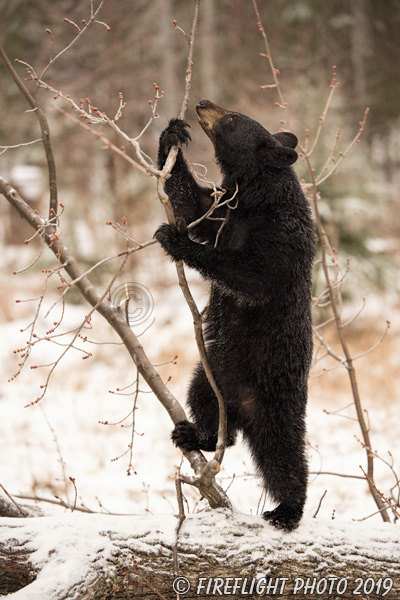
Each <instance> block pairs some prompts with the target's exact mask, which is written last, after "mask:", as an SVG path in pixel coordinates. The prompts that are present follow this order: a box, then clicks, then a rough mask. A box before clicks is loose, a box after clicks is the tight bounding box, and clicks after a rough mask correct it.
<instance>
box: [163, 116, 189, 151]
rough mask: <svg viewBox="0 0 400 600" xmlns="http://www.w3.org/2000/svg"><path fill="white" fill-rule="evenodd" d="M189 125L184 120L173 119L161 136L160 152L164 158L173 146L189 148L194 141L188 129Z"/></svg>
mask: <svg viewBox="0 0 400 600" xmlns="http://www.w3.org/2000/svg"><path fill="white" fill-rule="evenodd" d="M188 127H190V125H189V123H186V121H183V120H182V119H171V121H170V122H169V124H168V127H167V128H166V129H164V131H163V132H162V134H161V136H160V151H161V153H162V154H164V156H166V155H167V154H168V152H169V151H170V149H171V147H172V146H183V145H185V146H187V145H188V144H189V142H190V140H191V139H192V138H191V137H190V133H189V132H188V131H187V128H188Z"/></svg>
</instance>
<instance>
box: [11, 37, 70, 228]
mask: <svg viewBox="0 0 400 600" xmlns="http://www.w3.org/2000/svg"><path fill="white" fill-rule="evenodd" d="M0 58H1V60H2V61H3V64H4V66H5V68H6V70H7V71H8V73H9V74H10V75H11V77H12V79H13V80H14V82H15V83H16V85H17V87H18V88H19V90H20V91H21V93H22V95H23V96H24V97H25V99H26V101H27V102H28V104H29V105H30V107H31V108H32V109H33V112H34V113H35V115H36V118H37V119H38V121H39V126H40V131H41V132H42V142H43V147H44V151H45V154H46V160H47V167H48V172H49V189H50V204H49V219H50V218H51V216H52V214H53V213H57V210H58V200H57V174H56V163H55V160H54V154H53V148H52V146H51V141H50V128H49V124H48V122H47V119H46V116H45V114H44V112H43V111H42V109H41V108H40V107H39V106H38V103H37V101H36V100H35V98H33V96H32V95H31V93H30V92H29V90H28V89H27V87H26V85H25V84H24V82H23V81H22V79H21V78H20V76H19V75H18V73H17V72H16V70H15V69H14V67H13V66H12V64H11V62H10V60H9V58H8V56H7V54H6V53H5V51H4V48H3V46H2V45H1V44H0Z"/></svg>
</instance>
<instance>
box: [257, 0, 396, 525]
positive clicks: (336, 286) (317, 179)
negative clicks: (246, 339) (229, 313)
mask: <svg viewBox="0 0 400 600" xmlns="http://www.w3.org/2000/svg"><path fill="white" fill-rule="evenodd" d="M253 6H254V10H255V12H256V15H257V21H258V27H259V31H260V33H261V34H262V36H263V38H264V42H265V46H266V49H267V55H266V58H268V61H269V65H270V68H271V71H272V75H273V78H274V83H275V86H274V87H275V88H276V90H277V93H278V95H279V99H280V104H279V106H280V107H281V108H283V110H284V111H286V107H287V104H286V102H285V101H284V98H283V95H282V92H281V88H280V83H279V71H278V70H277V69H275V67H274V64H273V61H272V58H271V55H270V51H269V45H268V39H267V36H266V33H265V30H264V28H263V26H262V24H261V18H260V14H259V11H258V8H257V2H256V0H253ZM267 87H268V86H267ZM337 87H338V84H337V81H336V72H335V67H334V71H333V76H332V81H331V90H330V93H329V95H328V99H327V101H326V104H325V108H324V111H323V113H322V115H321V117H320V119H319V126H318V130H317V134H316V137H315V139H314V142H313V144H312V146H311V149H308V141H309V137H308V136H307V138H306V144H305V145H304V146H301V145H300V144H299V147H300V150H301V152H302V155H303V157H304V160H305V162H306V165H307V168H308V171H309V174H310V177H311V182H310V183H308V184H305V188H306V192H308V194H309V196H310V198H311V203H312V206H313V209H314V216H315V220H316V224H317V229H318V234H319V238H320V241H321V266H322V270H323V273H324V278H325V281H326V286H327V292H328V294H327V296H328V298H329V304H330V307H331V310H332V313H333V318H334V323H335V328H336V331H337V335H338V338H339V341H340V344H341V347H342V350H343V354H344V359H343V358H342V357H340V356H339V355H337V353H335V352H334V351H333V350H332V349H331V348H330V347H329V345H328V344H327V343H326V342H325V340H323V338H322V336H321V334H319V332H318V331H316V335H317V337H318V339H319V341H320V342H321V343H322V344H323V345H324V347H325V348H326V350H327V352H328V354H330V355H331V356H333V357H334V358H335V359H336V360H338V361H340V363H341V364H343V365H344V366H345V367H346V369H347V372H348V376H349V381H350V387H351V391H352V396H353V399H354V406H355V409H356V413H357V419H358V422H359V425H360V429H361V433H362V437H363V440H364V444H365V447H366V454H367V472H368V479H367V480H368V485H369V489H370V492H371V494H372V496H373V499H374V501H375V504H376V505H377V507H378V509H379V511H380V512H381V514H382V518H383V520H384V521H389V522H390V518H389V515H388V513H387V510H386V508H385V505H384V503H383V501H382V498H381V497H380V494H379V493H378V490H377V489H376V486H375V484H374V462H373V460H374V456H373V454H371V452H370V451H369V450H368V449H369V448H370V447H371V443H370V436H369V430H368V427H367V424H366V422H365V419H364V414H363V409H362V404H361V397H360V394H359V389H358V382H357V376H356V371H355V368H354V365H353V362H354V358H353V357H352V355H351V352H350V350H349V348H348V345H347V340H346V338H345V336H344V333H343V324H342V321H341V302H342V299H341V294H340V284H341V281H343V277H342V278H341V279H340V278H339V266H338V262H337V260H336V259H335V258H334V251H333V249H332V247H331V245H330V241H329V237H328V235H327V233H326V231H325V229H324V226H323V224H322V220H321V216H320V212H319V199H320V195H319V192H318V186H319V185H321V183H323V182H324V181H326V180H327V179H328V178H329V177H331V175H332V174H333V173H334V172H335V171H336V170H337V168H338V167H339V165H340V164H341V162H342V161H343V160H344V158H345V157H346V156H347V154H348V153H349V152H350V150H351V149H352V148H353V147H354V146H355V145H356V144H358V143H359V138H360V136H361V134H362V133H363V131H364V127H365V123H366V120H367V117H368V113H369V109H368V108H367V109H366V110H365V112H364V118H363V120H362V121H360V123H359V130H358V132H357V134H356V135H355V136H354V138H353V140H352V141H351V142H350V144H349V145H348V146H347V148H346V149H345V151H344V152H341V153H340V158H339V159H338V160H337V161H335V164H334V167H333V168H332V169H331V170H330V171H329V172H328V173H326V174H325V175H324V176H322V172H321V173H320V175H318V176H316V174H315V170H314V168H313V166H312V164H311V161H310V156H311V154H312V153H313V152H314V150H315V148H316V145H317V143H318V140H319V137H320V133H321V130H322V127H323V124H324V122H325V118H326V115H327V112H328V109H329V107H330V105H331V101H332V97H333V94H334V92H335V90H336V89H337ZM337 138H338V134H337ZM335 149H336V142H335V145H334V148H333V150H332V152H331V157H332V156H333V152H334V150H335ZM329 256H331V258H332V260H333V266H334V279H333V280H332V278H331V275H330V267H329V266H328V257H329ZM335 290H336V293H337V295H336V294H335ZM321 338H322V339H321Z"/></svg>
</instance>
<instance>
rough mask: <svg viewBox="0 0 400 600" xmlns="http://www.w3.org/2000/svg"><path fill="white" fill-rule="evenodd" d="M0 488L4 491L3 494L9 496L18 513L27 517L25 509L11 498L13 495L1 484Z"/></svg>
mask: <svg viewBox="0 0 400 600" xmlns="http://www.w3.org/2000/svg"><path fill="white" fill-rule="evenodd" d="M0 488H1V489H2V490H3V492H4V493H5V495H6V496H7V498H9V500H11V502H12V503H13V504H14V506H15V507H16V508H17V510H18V512H19V513H20V514H21V515H22V516H23V517H27V516H28V515H27V514H26V512H25V511H24V509H23V508H22V507H21V506H20V505H19V504H18V502H16V501H15V500H14V498H13V497H12V496H11V494H9V493H8V492H7V490H6V488H5V487H4V486H3V485H2V484H1V483H0Z"/></svg>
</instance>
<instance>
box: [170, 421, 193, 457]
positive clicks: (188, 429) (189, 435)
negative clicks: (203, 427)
mask: <svg viewBox="0 0 400 600" xmlns="http://www.w3.org/2000/svg"><path fill="white" fill-rule="evenodd" d="M171 439H172V441H173V442H174V444H175V446H178V447H179V448H182V449H183V450H188V451H189V452H190V451H191V450H199V449H200V443H199V438H198V437H197V431H196V428H195V426H194V425H193V423H191V422H190V421H179V422H178V423H177V424H176V425H175V429H174V430H173V432H172V433H171Z"/></svg>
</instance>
